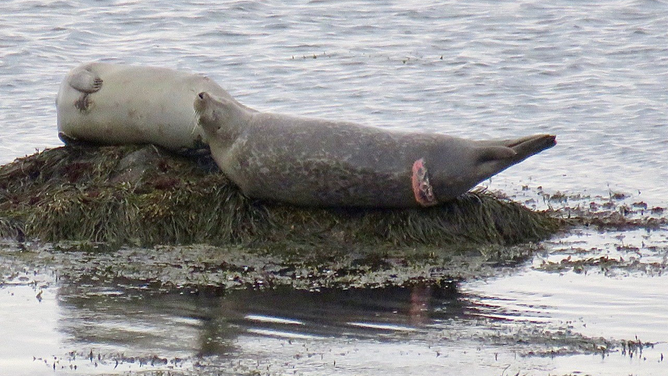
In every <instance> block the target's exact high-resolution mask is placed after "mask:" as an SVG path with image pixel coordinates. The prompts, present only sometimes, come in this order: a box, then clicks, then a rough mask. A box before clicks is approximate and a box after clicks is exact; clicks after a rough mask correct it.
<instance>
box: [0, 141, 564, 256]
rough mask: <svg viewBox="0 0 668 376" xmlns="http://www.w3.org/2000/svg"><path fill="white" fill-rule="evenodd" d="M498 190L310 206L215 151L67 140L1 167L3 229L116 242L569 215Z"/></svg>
mask: <svg viewBox="0 0 668 376" xmlns="http://www.w3.org/2000/svg"><path fill="white" fill-rule="evenodd" d="M561 223H562V222H561V221H560V220H558V219H556V218H554V217H552V216H550V215H548V214H547V213H544V212H535V211H531V210H529V209H527V208H526V207H524V206H522V205H520V204H518V203H515V202H512V201H510V200H507V199H502V198H499V197H497V196H495V195H493V194H491V193H488V192H482V191H478V192H472V193H468V194H466V195H463V196H462V197H460V198H459V199H457V200H455V201H453V202H450V203H447V204H445V205H441V206H437V207H432V208H428V209H410V210H390V209H359V208H331V209H321V208H302V207H294V206H290V205H283V204H280V203H265V202H260V201H257V200H252V199H249V198H247V197H245V196H243V195H242V194H241V192H240V191H239V190H238V189H237V187H236V186H234V184H232V183H231V182H230V181H229V180H228V179H227V178H226V177H225V175H223V174H222V173H221V172H219V171H218V170H217V169H216V168H215V165H214V164H213V163H212V162H211V161H210V160H209V159H207V158H206V157H200V158H198V159H194V158H186V157H183V156H177V155H174V154H172V153H169V152H167V151H165V150H163V149H160V148H157V147H155V146H152V145H147V146H109V147H92V146H74V147H73V146H67V147H60V148H55V149H49V150H45V151H43V152H40V153H37V154H34V155H31V156H27V157H24V158H19V159H17V160H15V161H14V162H12V163H9V164H6V165H4V166H1V167H0V237H13V238H18V239H19V240H21V239H23V238H28V239H33V238H37V239H39V240H42V241H47V242H49V241H60V240H86V241H94V242H108V243H113V244H138V245H152V244H190V243H211V244H218V245H223V244H247V245H253V244H255V245H262V244H267V243H271V244H281V243H289V244H303V245H308V244H318V245H331V246H337V245H340V244H348V245H349V244H360V245H382V244H391V245H406V246H413V245H430V246H442V245H447V244H499V245H512V244H517V243H523V242H528V241H536V240H540V239H543V238H545V237H547V236H549V235H551V234H553V233H554V232H555V231H557V230H558V229H559V227H560V225H561Z"/></svg>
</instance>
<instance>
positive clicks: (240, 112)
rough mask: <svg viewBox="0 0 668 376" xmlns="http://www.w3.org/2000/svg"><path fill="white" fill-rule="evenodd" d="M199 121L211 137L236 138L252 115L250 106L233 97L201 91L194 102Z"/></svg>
mask: <svg viewBox="0 0 668 376" xmlns="http://www.w3.org/2000/svg"><path fill="white" fill-rule="evenodd" d="M193 107H194V109H195V116H196V118H197V123H198V124H199V125H200V126H201V127H202V129H203V130H204V132H205V133H206V134H207V135H208V137H207V138H208V139H209V138H211V137H218V138H223V139H234V138H236V136H237V135H238V134H239V132H241V131H242V130H243V129H244V126H245V124H246V123H247V122H248V120H249V119H250V117H251V112H249V110H248V108H247V107H245V106H243V105H241V104H240V103H239V102H237V101H235V100H234V99H232V98H223V97H218V96H214V95H211V94H209V93H207V92H204V91H203V92H201V93H199V94H197V96H195V102H194V103H193Z"/></svg>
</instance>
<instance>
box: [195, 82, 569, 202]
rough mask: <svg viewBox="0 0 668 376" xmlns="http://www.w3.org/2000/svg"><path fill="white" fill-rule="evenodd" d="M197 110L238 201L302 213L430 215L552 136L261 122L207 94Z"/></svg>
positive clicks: (265, 116) (268, 117)
mask: <svg viewBox="0 0 668 376" xmlns="http://www.w3.org/2000/svg"><path fill="white" fill-rule="evenodd" d="M194 108H195V112H196V113H197V115H198V121H199V124H200V125H201V127H202V129H203V130H204V133H205V134H206V137H207V139H208V140H209V146H210V147H211V155H212V156H213V158H214V160H215V161H216V163H217V164H218V166H219V167H220V169H221V170H222V171H223V172H224V173H225V174H226V175H227V176H228V177H229V178H230V180H232V181H233V182H234V183H235V184H237V185H238V186H239V187H240V188H241V191H242V192H243V193H244V194H245V195H247V196H249V197H252V198H257V199H264V200H273V201H279V202H285V203H290V204H296V205H303V206H320V207H326V206H358V207H376V208H409V207H420V206H432V205H436V204H439V203H442V202H446V201H449V200H452V199H454V198H456V197H457V196H460V195H461V194H463V193H465V192H467V191H468V190H470V189H471V188H473V187H474V186H475V185H476V184H478V183H480V182H481V181H483V180H485V179H487V178H489V177H491V176H492V175H495V174H497V173H499V172H501V171H503V170H505V169H506V168H508V167H510V166H512V165H514V164H516V163H518V162H520V161H522V160H524V159H525V158H527V157H529V156H531V155H534V154H536V153H539V152H541V151H543V150H545V149H547V148H550V147H552V146H554V145H555V144H556V141H555V136H552V135H534V136H529V137H523V138H519V139H515V140H503V141H472V140H467V139H462V138H457V137H451V136H446V135H442V134H426V133H409V132H396V131H388V130H384V129H381V128H377V127H369V126H363V125H359V124H355V123H345V122H333V121H326V120H317V119H307V118H298V117H293V116H284V115H277V114H270V113H262V112H258V111H255V110H252V109H249V108H248V107H245V106H242V105H240V104H239V103H237V102H236V101H234V100H230V99H229V98H224V97H214V96H213V95H210V94H209V93H205V92H203V93H200V94H198V95H197V96H196V97H195V101H194Z"/></svg>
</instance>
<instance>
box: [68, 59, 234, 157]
mask: <svg viewBox="0 0 668 376" xmlns="http://www.w3.org/2000/svg"><path fill="white" fill-rule="evenodd" d="M201 91H207V92H209V93H212V94H214V95H216V96H219V97H221V98H227V99H232V98H231V96H230V95H229V94H228V93H227V92H226V91H225V90H224V89H223V88H222V87H220V86H218V84H216V83H215V82H214V81H212V80H211V79H209V78H207V77H204V76H201V75H196V74H190V73H185V72H179V71H174V70H171V69H166V68H157V67H146V66H143V67H142V66H132V65H122V64H107V63H99V62H92V63H87V64H83V65H80V66H78V67H76V68H74V69H73V70H71V71H70V72H69V73H68V74H67V76H66V77H65V79H64V80H63V82H62V84H61V85H60V90H59V91H58V97H57V98H56V109H57V113H58V135H59V137H60V138H61V140H63V142H65V143H66V144H67V143H71V142H89V143H96V144H104V145H115V144H128V143H137V144H141V143H152V144H156V145H160V146H163V147H165V148H167V149H170V150H174V151H185V150H187V149H195V148H198V147H201V146H202V144H203V143H206V140H204V139H203V137H204V134H203V132H202V131H201V129H200V128H199V127H198V126H197V121H196V119H195V114H194V113H193V107H192V102H193V97H194V96H196V95H197V94H198V93H199V92H201Z"/></svg>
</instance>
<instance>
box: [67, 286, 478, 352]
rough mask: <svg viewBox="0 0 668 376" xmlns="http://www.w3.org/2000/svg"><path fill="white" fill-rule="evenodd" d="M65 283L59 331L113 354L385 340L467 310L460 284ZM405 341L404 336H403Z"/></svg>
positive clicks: (76, 342) (226, 350) (232, 350)
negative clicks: (303, 287) (228, 287)
mask: <svg viewBox="0 0 668 376" xmlns="http://www.w3.org/2000/svg"><path fill="white" fill-rule="evenodd" d="M122 285H123V286H124V288H119V285H114V286H100V285H97V286H96V285H94V284H78V285H69V284H67V283H64V284H63V285H62V286H61V287H60V289H59V304H60V306H61V308H62V318H61V320H60V323H59V326H60V330H61V331H62V332H63V333H65V334H66V335H67V336H68V337H69V338H71V340H70V341H71V342H72V344H76V345H77V346H80V345H81V344H86V345H92V346H96V347H100V348H103V349H104V350H106V351H108V352H114V351H116V352H124V351H129V352H139V353H141V352H143V353H145V354H146V355H149V354H153V353H156V354H164V353H165V352H169V353H170V354H173V355H174V356H180V357H184V356H189V355H193V354H195V355H198V356H209V355H218V356H224V355H227V354H234V352H235V350H234V343H235V339H236V338H237V337H238V336H240V335H242V334H249V333H250V334H255V335H264V336H273V337H281V338H327V337H346V338H383V339H384V340H390V341H391V340H392V339H394V338H395V336H394V335H395V334H396V333H403V332H406V331H416V330H425V327H426V326H428V325H433V324H434V323H436V322H442V321H445V320H448V319H452V318H462V317H465V316H466V315H467V313H466V311H467V308H466V306H467V304H466V302H465V300H461V299H459V297H458V293H457V290H456V286H455V283H454V282H452V283H449V284H447V285H445V286H426V285H420V284H418V285H415V286H412V287H386V288H377V289H350V290H334V289H331V290H327V289H325V290H321V291H317V292H311V291H299V290H293V289H291V288H287V287H285V288H278V289H275V290H265V291H258V290H242V291H234V292H230V293H227V294H226V293H224V292H223V291H218V290H198V291H196V292H193V291H168V292H165V291H160V290H159V289H151V288H149V287H148V286H145V285H142V284H135V285H130V284H128V281H126V282H125V283H124V284H122ZM399 338H402V339H404V338H405V337H399Z"/></svg>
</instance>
